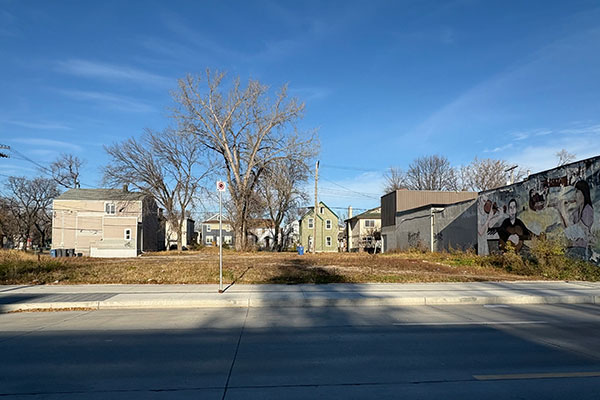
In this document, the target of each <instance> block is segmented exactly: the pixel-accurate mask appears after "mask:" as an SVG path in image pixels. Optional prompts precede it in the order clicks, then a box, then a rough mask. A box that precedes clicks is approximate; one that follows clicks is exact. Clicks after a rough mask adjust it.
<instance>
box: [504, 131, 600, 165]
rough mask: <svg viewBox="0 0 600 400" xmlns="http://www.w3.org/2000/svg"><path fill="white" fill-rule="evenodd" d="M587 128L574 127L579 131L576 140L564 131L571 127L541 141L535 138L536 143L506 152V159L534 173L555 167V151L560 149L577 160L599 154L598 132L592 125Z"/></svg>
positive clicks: (599, 141)
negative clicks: (509, 152)
mask: <svg viewBox="0 0 600 400" xmlns="http://www.w3.org/2000/svg"><path fill="white" fill-rule="evenodd" d="M588 128H589V129H587V128H585V127H579V128H574V129H577V130H579V132H580V133H579V135H578V136H577V139H576V140H573V137H572V136H571V135H570V134H568V133H564V132H565V131H571V129H564V130H560V131H557V132H562V134H560V133H556V134H553V135H552V136H548V137H547V138H546V139H544V140H543V141H540V140H539V139H536V140H535V142H536V143H531V144H529V145H523V146H521V147H519V148H518V149H517V150H516V151H515V152H513V153H512V154H507V159H508V160H509V161H510V162H511V163H515V164H518V165H519V166H520V167H521V168H523V169H529V170H531V172H532V173H534V172H539V171H544V170H547V169H551V168H554V167H556V163H557V158H556V153H557V152H559V151H560V150H562V149H565V150H567V151H568V152H569V153H572V154H575V156H576V159H577V160H583V159H586V158H589V157H594V156H597V155H600V140H598V139H599V138H598V134H600V132H596V131H595V129H594V128H593V126H590V127H588ZM584 132H585V133H584Z"/></svg>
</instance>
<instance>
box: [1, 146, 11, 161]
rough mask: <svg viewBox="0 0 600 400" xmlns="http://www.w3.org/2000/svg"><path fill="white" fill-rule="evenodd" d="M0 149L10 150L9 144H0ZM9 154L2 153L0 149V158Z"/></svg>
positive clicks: (7, 156)
mask: <svg viewBox="0 0 600 400" xmlns="http://www.w3.org/2000/svg"><path fill="white" fill-rule="evenodd" d="M0 149H2V150H10V146H7V145H5V144H0ZM9 157H10V156H9V155H8V154H6V153H3V152H1V151H0V158H9Z"/></svg>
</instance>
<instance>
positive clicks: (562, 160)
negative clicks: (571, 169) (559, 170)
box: [555, 149, 576, 167]
mask: <svg viewBox="0 0 600 400" xmlns="http://www.w3.org/2000/svg"><path fill="white" fill-rule="evenodd" d="M555 155H556V159H557V162H556V166H557V167H561V166H563V165H567V164H569V163H570V162H573V161H575V157H576V156H575V154H573V153H569V152H568V151H567V149H561V150H560V151H559V152H557V153H556V154H555Z"/></svg>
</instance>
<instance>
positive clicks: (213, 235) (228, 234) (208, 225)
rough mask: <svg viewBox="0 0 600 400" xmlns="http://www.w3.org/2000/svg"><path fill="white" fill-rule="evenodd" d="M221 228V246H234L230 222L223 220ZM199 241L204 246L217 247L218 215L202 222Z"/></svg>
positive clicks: (233, 235)
mask: <svg viewBox="0 0 600 400" xmlns="http://www.w3.org/2000/svg"><path fill="white" fill-rule="evenodd" d="M222 226H223V244H224V245H228V246H234V245H235V234H234V232H233V229H232V227H231V222H230V221H229V220H227V219H225V218H223V221H222ZM200 240H202V244H204V245H205V246H218V245H219V214H215V215H213V216H212V217H210V218H208V219H206V220H204V221H202V231H201V235H200Z"/></svg>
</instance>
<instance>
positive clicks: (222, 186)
mask: <svg viewBox="0 0 600 400" xmlns="http://www.w3.org/2000/svg"><path fill="white" fill-rule="evenodd" d="M217 190H218V191H219V293H223V217H222V215H223V212H222V193H223V192H224V191H225V182H223V181H217Z"/></svg>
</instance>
